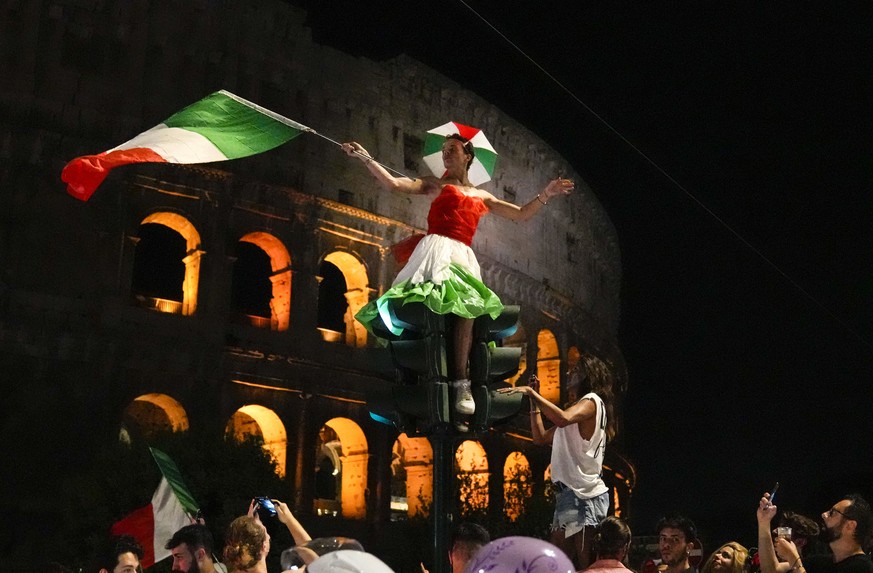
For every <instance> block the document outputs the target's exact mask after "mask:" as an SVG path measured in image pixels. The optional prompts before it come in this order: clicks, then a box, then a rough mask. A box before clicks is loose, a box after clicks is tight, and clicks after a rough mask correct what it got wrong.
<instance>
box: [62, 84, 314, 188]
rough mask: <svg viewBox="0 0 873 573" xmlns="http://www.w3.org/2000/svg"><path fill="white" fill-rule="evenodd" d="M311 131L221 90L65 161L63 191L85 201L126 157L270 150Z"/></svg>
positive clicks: (212, 157) (184, 159)
mask: <svg viewBox="0 0 873 573" xmlns="http://www.w3.org/2000/svg"><path fill="white" fill-rule="evenodd" d="M304 131H307V132H312V133H314V131H313V130H312V129H310V128H308V127H306V126H305V125H302V124H299V123H297V122H296V121H292V120H290V119H288V118H286V117H283V116H281V115H279V114H276V113H273V112H272V111H270V110H268V109H264V108H262V107H260V106H258V105H256V104H253V103H252V102H250V101H247V100H245V99H243V98H241V97H239V96H236V95H234V94H232V93H230V92H227V91H224V90H221V91H218V92H215V93H214V94H212V95H210V96H208V97H205V98H203V99H202V100H200V101H198V102H196V103H193V104H191V105H189V106H188V107H186V108H185V109H183V110H182V111H180V112H178V113H175V114H173V115H172V116H170V117H169V118H168V119H167V120H166V121H164V122H163V123H161V124H158V125H156V126H155V127H153V128H151V129H150V130H148V131H144V132H143V133H140V134H139V135H137V136H136V137H134V138H133V139H131V140H130V141H127V142H125V143H122V144H121V145H119V146H118V147H115V148H113V149H110V150H109V151H104V152H103V153H99V154H97V155H85V156H83V157H77V158H76V159H73V160H72V161H70V162H69V163H68V164H67V165H66V167H64V170H63V171H62V172H61V179H62V180H63V181H64V182H65V183H66V184H67V192H68V193H69V194H70V195H72V196H73V197H75V198H77V199H81V200H82V201H87V200H88V199H89V198H90V197H91V195H93V194H94V191H95V190H96V189H97V187H98V186H99V185H100V184H101V183H102V182H103V180H104V179H106V176H107V175H108V174H109V171H110V170H111V169H113V168H115V167H118V166H120V165H128V164H130V163H210V162H213V161H226V160H228V159H239V158H241V157H248V156H249V155H256V154H258V153H263V152H265V151H269V150H271V149H273V148H274V147H278V146H279V145H282V144H283V143H286V142H288V141H290V140H291V139H293V138H294V137H296V136H298V135H300V134H301V133H303V132H304Z"/></svg>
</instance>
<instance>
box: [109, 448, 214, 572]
mask: <svg viewBox="0 0 873 573" xmlns="http://www.w3.org/2000/svg"><path fill="white" fill-rule="evenodd" d="M149 449H150V450H151V452H152V457H154V459H155V462H157V464H158V467H159V468H160V470H161V476H162V477H161V483H160V484H158V489H157V490H155V494H154V495H153V496H152V502H151V503H150V504H149V505H147V506H145V507H141V508H139V509H137V510H136V511H134V512H133V513H131V514H129V515H128V516H127V517H125V518H124V519H122V520H121V521H119V522H117V523H115V524H113V526H112V529H111V532H112V535H131V536H133V537H135V538H136V540H137V541H139V543H140V545H142V547H143V553H144V555H143V558H142V559H141V560H140V564H141V565H142V566H143V568H145V567H151V566H152V565H154V564H155V563H157V562H158V561H160V560H162V559H165V558H167V557H169V556H170V552H169V550H167V549H164V545H165V544H166V543H167V541H169V539H170V538H171V537H173V534H174V533H176V531H178V530H179V529H181V528H182V527H184V526H186V525H189V524H190V523H192V518H191V516H192V515H194V514H196V513H197V511H198V509H197V503H196V502H195V501H194V498H193V497H192V496H191V493H190V492H189V491H188V488H187V487H185V484H184V482H183V481H182V474H181V473H180V472H179V468H178V467H177V466H176V464H175V462H173V460H172V459H170V457H169V456H168V455H167V454H165V453H164V452H162V451H160V450H156V449H155V448H149Z"/></svg>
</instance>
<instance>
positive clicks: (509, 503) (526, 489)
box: [503, 452, 533, 521]
mask: <svg viewBox="0 0 873 573" xmlns="http://www.w3.org/2000/svg"><path fill="white" fill-rule="evenodd" d="M532 478H533V475H532V474H531V469H530V463H529V462H528V461H527V458H526V457H525V456H524V454H522V453H521V452H512V453H511V454H509V456H507V458H506V463H505V464H503V513H504V515H506V518H507V519H509V521H515V520H516V519H518V518H519V517H520V516H521V514H522V513H524V507H525V502H526V500H527V499H529V498H530V496H531V495H532V494H533V482H532Z"/></svg>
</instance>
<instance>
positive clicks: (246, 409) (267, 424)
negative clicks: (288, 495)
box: [224, 404, 288, 477]
mask: <svg viewBox="0 0 873 573" xmlns="http://www.w3.org/2000/svg"><path fill="white" fill-rule="evenodd" d="M224 433H225V436H227V437H229V438H232V439H235V440H238V441H243V440H246V439H249V438H252V437H254V438H255V439H257V440H259V441H262V442H263V448H264V450H265V451H266V452H267V453H268V454H270V456H271V457H272V458H273V461H274V462H276V473H277V474H278V475H279V476H283V477H284V476H285V464H286V457H287V455H288V437H287V433H286V432H285V424H283V423H282V420H280V419H279V416H278V415H276V413H275V412H274V411H272V410H270V409H269V408H265V407H264V406H259V405H257V404H249V405H247V406H243V407H242V408H240V409H239V410H237V411H236V412H234V414H233V416H231V418H230V420H228V422H227V426H225V429H224Z"/></svg>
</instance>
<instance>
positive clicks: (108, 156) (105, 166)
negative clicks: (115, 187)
mask: <svg viewBox="0 0 873 573" xmlns="http://www.w3.org/2000/svg"><path fill="white" fill-rule="evenodd" d="M130 163H166V160H165V159H164V158H163V157H161V156H160V155H158V154H157V153H155V152H154V151H153V150H151V149H149V148H147V147H140V148H136V149H121V150H118V151H110V152H109V153H100V154H98V155H85V156H82V157H77V158H76V159H73V160H72V161H70V162H69V163H67V166H66V167H64V170H63V171H61V180H62V181H63V182H64V183H66V184H67V193H69V194H70V195H72V196H73V197H75V198H76V199H81V200H82V201H87V200H88V199H90V198H91V195H93V194H94V191H96V190H97V187H98V186H99V185H100V184H101V183H103V180H104V179H106V176H107V175H109V171H110V170H112V169H114V168H116V167H119V166H121V165H128V164H130Z"/></svg>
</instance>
